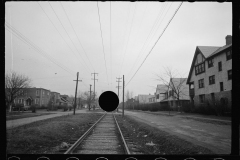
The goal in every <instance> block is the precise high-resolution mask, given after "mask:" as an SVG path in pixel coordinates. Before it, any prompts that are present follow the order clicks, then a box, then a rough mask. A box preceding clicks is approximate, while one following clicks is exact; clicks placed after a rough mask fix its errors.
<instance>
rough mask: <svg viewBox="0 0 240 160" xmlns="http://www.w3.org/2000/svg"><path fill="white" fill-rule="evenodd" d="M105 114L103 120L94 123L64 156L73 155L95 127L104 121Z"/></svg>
mask: <svg viewBox="0 0 240 160" xmlns="http://www.w3.org/2000/svg"><path fill="white" fill-rule="evenodd" d="M106 114H107V113H105V114H104V115H103V116H102V117H101V118H99V119H98V121H97V122H96V123H94V124H93V125H92V126H91V127H90V128H89V129H88V130H87V131H86V132H85V133H84V134H83V135H82V136H81V137H80V138H79V139H78V140H77V141H76V142H75V143H74V144H73V145H72V146H71V147H70V148H69V149H68V150H67V151H66V152H65V153H64V154H71V153H72V151H74V149H75V148H76V147H77V146H78V145H79V144H80V143H81V142H82V141H83V140H84V138H85V137H86V136H87V135H88V134H89V132H91V131H92V130H93V128H94V127H95V125H96V124H97V123H98V122H100V121H101V120H102V118H103V117H104V116H105V115H106Z"/></svg>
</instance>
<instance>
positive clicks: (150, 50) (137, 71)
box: [126, 2, 183, 86]
mask: <svg viewBox="0 0 240 160" xmlns="http://www.w3.org/2000/svg"><path fill="white" fill-rule="evenodd" d="M182 3H183V2H181V4H180V5H179V7H178V8H177V10H176V11H175V13H174V15H173V16H172V18H171V19H170V21H169V22H168V24H167V26H166V27H165V28H164V30H163V32H162V34H161V35H160V36H159V37H158V39H157V41H156V42H155V44H154V45H153V47H152V48H151V50H150V52H149V53H148V55H147V56H146V57H145V59H144V60H143V62H142V63H141V65H140V66H139V67H138V69H137V71H136V72H135V73H134V75H133V76H132V77H131V79H130V80H129V81H128V83H127V84H126V86H127V85H128V84H129V83H130V82H131V80H132V79H133V77H134V76H135V75H136V73H137V72H138V71H139V69H140V68H141V67H142V65H143V63H144V62H145V61H146V59H147V57H148V56H149V55H150V53H151V52H152V50H153V48H154V47H155V46H156V44H157V42H158V41H159V39H160V38H161V37H162V35H163V33H164V32H165V30H166V29H167V27H168V25H169V24H170V23H171V21H172V19H173V18H174V16H175V15H176V13H177V11H178V10H179V8H180V7H181V5H182Z"/></svg>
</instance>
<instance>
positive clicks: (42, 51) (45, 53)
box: [5, 21, 73, 74]
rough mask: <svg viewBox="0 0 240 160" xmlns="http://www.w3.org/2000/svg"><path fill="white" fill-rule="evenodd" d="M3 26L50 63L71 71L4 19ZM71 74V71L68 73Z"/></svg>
mask: <svg viewBox="0 0 240 160" xmlns="http://www.w3.org/2000/svg"><path fill="white" fill-rule="evenodd" d="M5 26H6V27H7V28H6V29H9V30H11V31H12V33H14V35H16V36H17V37H18V38H19V39H20V40H21V41H23V42H24V43H26V44H28V45H30V46H31V47H32V48H33V49H35V50H36V51H37V52H38V53H40V54H41V55H42V56H44V57H45V58H46V59H48V60H50V61H51V62H52V63H54V64H55V65H58V66H59V67H61V68H62V69H64V70H65V71H67V72H68V73H70V72H73V71H72V70H70V69H68V68H67V67H65V66H64V65H62V64H61V63H59V62H57V61H56V60H55V59H54V58H52V57H51V56H50V55H49V54H48V53H47V52H45V51H44V50H43V49H41V48H40V47H38V46H37V45H35V44H34V43H33V42H31V41H30V40H29V39H28V38H26V37H25V36H24V35H23V34H21V33H20V32H19V31H18V30H17V29H15V28H14V27H13V26H11V25H10V24H8V22H6V21H5ZM70 74H73V73H70Z"/></svg>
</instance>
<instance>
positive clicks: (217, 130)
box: [124, 111, 231, 154]
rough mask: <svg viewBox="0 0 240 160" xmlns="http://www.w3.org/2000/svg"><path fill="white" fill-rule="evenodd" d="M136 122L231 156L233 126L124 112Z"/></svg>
mask: <svg viewBox="0 0 240 160" xmlns="http://www.w3.org/2000/svg"><path fill="white" fill-rule="evenodd" d="M124 112H125V114H126V115H130V116H131V117H133V118H134V119H135V120H137V121H140V122H142V123H146V124H149V125H151V126H153V127H156V128H157V129H160V130H163V131H166V132H168V133H170V134H173V135H176V136H178V137H180V138H182V139H184V140H187V141H189V142H191V143H193V144H197V145H200V146H203V147H205V148H208V149H210V150H212V151H213V152H215V153H216V154H230V151H231V125H217V124H211V123H204V122H199V121H196V120H193V119H185V118H183V117H181V116H165V115H154V114H148V113H144V112H132V111H124Z"/></svg>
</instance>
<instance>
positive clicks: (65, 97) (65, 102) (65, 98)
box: [59, 95, 73, 107]
mask: <svg viewBox="0 0 240 160" xmlns="http://www.w3.org/2000/svg"><path fill="white" fill-rule="evenodd" d="M59 105H62V106H68V107H72V106H73V103H72V101H70V99H69V97H68V95H60V101H59Z"/></svg>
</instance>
